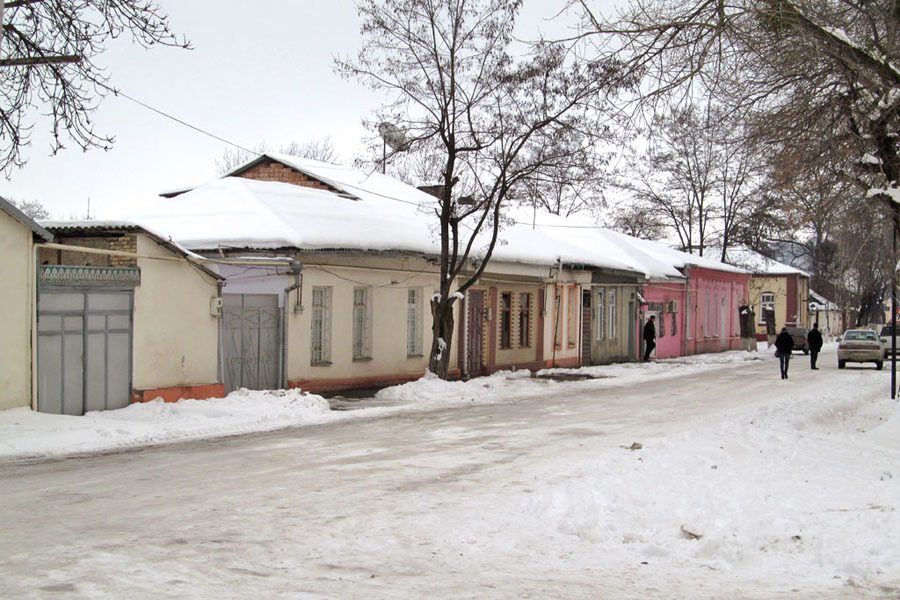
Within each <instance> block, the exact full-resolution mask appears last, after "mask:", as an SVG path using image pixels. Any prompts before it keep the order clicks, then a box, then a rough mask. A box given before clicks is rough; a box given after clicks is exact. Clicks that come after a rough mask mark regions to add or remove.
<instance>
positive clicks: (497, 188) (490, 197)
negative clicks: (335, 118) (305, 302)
mask: <svg viewBox="0 0 900 600" xmlns="http://www.w3.org/2000/svg"><path fill="white" fill-rule="evenodd" d="M519 6H520V2H508V1H506V0H449V1H447V0H441V1H439V0H362V1H361V2H360V4H359V6H358V10H359V13H360V16H361V17H362V27H361V32H362V35H363V48H362V50H361V51H360V53H359V54H358V56H357V57H356V59H354V60H341V61H338V63H337V68H338V70H339V72H341V73H342V74H343V75H344V76H346V77H350V78H356V79H358V80H359V81H361V82H364V83H365V84H368V85H369V86H371V87H372V88H374V89H376V90H379V91H381V92H384V93H385V94H386V95H387V96H388V97H389V101H388V103H387V104H386V105H385V106H384V107H383V109H382V111H381V112H380V114H379V115H378V118H377V119H376V122H385V121H387V122H391V123H394V124H395V125H397V126H398V127H399V128H400V129H402V130H403V131H405V132H406V136H407V139H408V145H407V148H408V150H409V152H411V153H419V154H425V155H427V156H430V157H432V159H434V161H433V162H434V164H437V165H439V166H438V169H437V170H436V172H435V173H434V176H433V177H431V179H432V180H433V181H434V180H436V181H437V182H438V183H439V184H440V189H441V192H440V193H439V197H438V198H437V201H436V206H435V213H436V216H437V217H438V223H439V225H438V227H439V238H440V245H441V255H440V288H439V291H438V293H436V294H435V295H434V296H433V297H432V299H431V312H432V315H433V317H434V319H433V328H432V346H431V353H430V359H429V368H430V370H431V371H432V372H433V373H435V374H437V375H438V376H440V377H444V378H445V377H446V376H447V374H448V367H449V359H450V342H451V339H452V334H453V325H454V314H453V313H454V303H455V302H456V300H457V298H459V297H460V296H461V294H464V293H465V292H466V290H468V289H469V287H471V286H472V285H473V284H474V283H475V282H476V281H477V280H478V278H479V277H480V276H481V274H482V273H483V272H484V269H485V267H486V266H487V264H488V261H489V260H490V258H491V255H492V253H493V251H494V247H495V245H496V243H497V239H498V234H499V232H500V228H501V223H502V221H503V208H504V206H505V205H506V204H507V203H508V202H514V201H516V200H517V199H518V200H521V199H522V198H523V196H524V193H525V192H524V190H523V183H524V182H525V181H526V180H528V179H529V178H533V177H534V176H535V174H536V173H538V172H540V171H541V170H543V169H550V168H553V169H560V168H562V167H563V165H566V164H572V163H573V162H576V161H577V159H578V157H580V156H581V155H582V151H583V149H584V148H585V146H586V144H587V143H588V142H587V141H586V140H585V137H586V134H587V133H589V132H591V131H596V130H599V129H600V128H598V127H596V126H595V123H593V122H592V120H591V119H590V116H591V113H590V112H589V111H588V107H587V106H586V103H587V100H588V99H593V98H594V97H596V95H597V94H598V91H600V92H602V91H606V90H608V89H609V86H610V82H611V81H612V80H613V76H614V75H615V74H616V67H615V65H614V63H612V62H610V61H599V62H594V63H592V64H590V65H588V66H585V65H583V64H580V63H578V62H575V61H572V60H570V57H569V56H568V55H567V54H566V53H565V52H564V51H563V49H561V48H560V47H558V46H553V45H548V44H538V45H535V46H533V47H531V48H529V49H527V50H528V51H529V54H528V55H527V56H523V55H522V51H524V50H526V49H525V48H523V47H522V46H521V45H518V44H516V43H515V42H514V40H513V36H512V33H513V28H514V26H515V21H516V17H517V15H518V11H519Z"/></svg>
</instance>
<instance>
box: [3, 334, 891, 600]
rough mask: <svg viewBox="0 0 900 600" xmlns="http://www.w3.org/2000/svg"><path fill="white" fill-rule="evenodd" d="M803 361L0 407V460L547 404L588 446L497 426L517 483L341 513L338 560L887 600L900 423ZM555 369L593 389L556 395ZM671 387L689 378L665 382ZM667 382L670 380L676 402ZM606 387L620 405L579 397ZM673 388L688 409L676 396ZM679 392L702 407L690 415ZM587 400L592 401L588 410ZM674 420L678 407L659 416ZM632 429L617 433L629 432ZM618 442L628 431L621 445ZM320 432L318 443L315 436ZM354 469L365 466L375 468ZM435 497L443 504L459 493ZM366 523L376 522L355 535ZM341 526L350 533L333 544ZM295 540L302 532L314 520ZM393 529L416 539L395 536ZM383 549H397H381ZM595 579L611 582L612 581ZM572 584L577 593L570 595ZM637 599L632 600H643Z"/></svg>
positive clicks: (710, 590)
mask: <svg viewBox="0 0 900 600" xmlns="http://www.w3.org/2000/svg"><path fill="white" fill-rule="evenodd" d="M807 360H808V359H806V358H805V357H802V356H800V355H797V356H796V357H795V359H794V360H793V361H792V367H791V372H792V376H791V379H790V380H788V381H783V380H781V379H780V378H779V377H778V374H777V373H778V367H777V362H776V360H775V359H774V357H773V356H772V355H771V352H769V351H767V350H763V351H761V352H759V353H745V352H729V353H723V354H712V355H703V356H696V357H687V358H679V359H673V360H660V361H656V362H652V363H639V364H621V365H609V366H602V367H589V368H585V369H579V370H547V371H545V372H542V373H540V374H539V375H544V376H547V377H555V379H554V378H549V379H548V378H542V377H537V378H531V377H528V374H527V373H525V372H505V373H498V374H496V375H494V376H491V377H483V378H478V379H473V380H470V381H466V382H443V381H440V380H438V379H435V378H433V377H425V378H423V379H421V380H419V381H417V382H413V383H410V384H406V385H402V386H397V387H393V388H388V389H386V390H383V391H382V392H380V393H379V394H378V398H377V402H378V403H379V404H380V406H378V407H375V408H363V409H361V410H355V411H329V410H328V404H327V401H326V400H324V399H323V398H321V397H319V396H315V395H309V394H304V393H302V392H300V391H296V390H295V391H289V392H247V391H239V392H235V393H234V394H231V395H229V396H228V397H227V398H224V399H217V400H210V401H194V400H185V401H181V402H178V403H173V404H165V403H162V402H151V403H147V404H140V405H132V406H129V407H128V408H126V409H123V410H119V411H107V412H103V413H90V414H88V415H85V416H84V417H62V416H51V415H42V414H36V413H32V412H30V411H27V410H12V411H6V412H5V413H0V459H5V460H7V461H9V460H15V459H18V458H25V457H35V456H43V457H56V456H64V455H66V454H70V453H84V452H96V451H109V450H116V449H122V448H131V447H135V446H140V445H149V444H159V443H168V442H172V441H176V440H183V439H195V438H205V437H214V436H223V435H233V434H238V433H244V432H249V431H255V430H271V429H275V428H278V427H289V426H298V425H304V424H313V423H324V422H328V421H336V420H349V419H365V418H367V417H375V416H383V415H390V414H397V413H401V412H414V411H423V410H433V409H435V408H440V407H447V406H451V407H452V406H463V405H471V404H488V403H491V404H496V403H513V402H517V401H519V402H522V401H523V399H525V398H529V397H531V398H546V399H547V403H546V405H547V406H548V410H558V411H573V410H577V407H579V406H581V407H587V406H591V407H592V409H591V411H592V412H591V414H592V419H593V420H592V421H581V420H580V419H579V417H578V415H573V416H572V419H573V420H572V423H573V424H580V425H579V427H581V428H582V429H584V431H585V432H586V433H585V434H584V435H583V436H580V437H579V436H573V437H563V436H553V435H552V433H553V431H552V430H547V431H544V430H542V429H531V430H530V431H532V432H533V433H534V434H535V435H539V436H541V437H540V438H539V439H541V440H545V441H546V443H543V444H541V443H537V439H538V438H536V439H535V440H530V438H529V437H528V435H529V433H528V432H529V427H525V424H524V423H522V424H520V425H516V424H515V423H509V422H502V423H501V422H496V426H497V427H503V428H505V429H506V430H509V433H508V435H509V436H510V437H509V439H510V440H511V439H517V440H518V443H521V444H525V445H527V446H528V448H529V450H528V460H527V462H525V463H523V464H518V465H515V464H512V463H511V464H510V465H509V469H511V470H514V471H515V472H514V473H513V472H510V473H505V472H502V470H501V469H504V468H506V467H502V466H499V465H505V464H506V463H505V462H503V461H500V462H499V463H498V466H496V467H495V469H494V470H493V471H486V472H485V473H486V475H485V476H486V477H496V481H494V479H489V480H484V481H482V480H479V479H477V475H476V473H477V470H476V471H473V472H472V474H471V476H470V478H469V479H471V482H472V485H473V486H474V487H473V488H472V489H470V490H469V491H468V493H464V494H463V495H459V496H448V497H447V498H446V499H447V500H448V501H447V502H443V501H440V502H438V501H435V500H434V499H433V498H429V497H424V496H423V497H421V498H420V497H419V496H416V495H415V494H412V495H407V496H404V498H405V500H406V504H404V505H403V511H400V512H399V513H397V512H395V511H387V510H386V509H385V507H384V506H382V505H380V504H378V502H377V499H376V498H371V499H369V500H368V502H370V503H371V505H370V506H369V510H368V511H361V512H360V513H359V514H356V513H348V514H341V515H340V516H341V519H343V521H338V520H337V518H335V519H328V518H322V519H321V521H322V523H323V525H322V527H323V528H326V529H328V531H329V534H328V535H329V536H330V537H328V539H333V540H334V541H333V542H331V543H332V544H335V547H334V554H336V555H350V556H356V557H357V558H356V560H357V561H364V560H366V559H365V558H364V557H384V560H387V561H389V562H390V563H391V564H394V563H397V564H418V563H417V561H419V562H421V556H419V554H420V553H421V550H420V549H417V548H419V546H420V545H421V544H422V543H425V542H427V541H429V540H431V541H437V540H440V541H441V544H442V545H441V546H440V547H443V548H445V549H446V548H451V549H453V548H458V549H459V552H458V556H459V558H456V554H457V553H455V552H451V553H450V554H449V555H448V556H449V558H446V559H444V560H445V561H446V562H445V563H438V567H437V568H441V567H443V568H449V569H456V570H457V572H462V573H470V574H471V575H472V576H473V577H475V578H476V579H477V578H478V577H479V576H480V575H479V574H481V573H483V572H484V565H487V564H490V565H492V568H495V569H496V570H498V572H499V573H501V574H502V578H501V579H502V580H503V581H505V582H506V583H507V585H508V586H512V587H510V588H508V589H506V591H509V590H510V589H519V588H515V585H516V584H515V582H516V581H523V582H525V583H523V585H525V587H523V588H521V589H519V591H522V592H523V594H524V595H526V596H528V595H529V594H527V593H525V592H524V590H526V589H528V585H531V584H529V583H528V582H529V581H530V582H532V583H533V582H534V578H536V577H537V578H548V577H549V578H550V579H549V580H548V581H550V580H558V581H559V582H560V584H559V585H562V586H564V587H562V588H560V589H559V590H558V591H559V596H558V597H563V596H566V597H585V598H587V597H599V596H597V595H596V593H597V590H598V588H591V587H590V586H592V585H597V584H598V583H597V582H602V585H604V586H606V589H610V590H617V589H618V590H625V589H629V586H632V585H633V584H634V583H635V581H638V580H640V581H641V582H642V583H641V585H642V586H644V587H643V588H641V589H643V590H645V592H646V590H647V589H651V590H652V589H656V591H657V592H659V593H658V594H656V596H655V597H668V598H676V597H677V598H701V597H702V598H722V597H734V598H738V597H740V598H771V597H776V596H777V597H782V596H784V597H787V596H790V597H795V598H813V597H815V598H824V597H829V598H897V597H900V567H898V565H900V410H898V408H897V407H898V403H897V401H894V400H890V399H889V398H888V397H887V396H888V389H889V381H890V375H889V372H888V371H887V370H885V371H881V372H877V371H874V370H873V369H872V368H871V367H870V366H865V367H862V366H860V367H854V368H847V369H845V370H842V371H838V370H837V369H836V368H835V362H836V361H835V356H834V344H828V345H826V351H825V352H824V356H822V357H820V364H821V365H822V370H820V371H817V372H815V373H811V372H810V371H809V370H808V362H807ZM707 374H708V375H707ZM561 375H566V376H571V375H584V376H590V377H591V378H590V379H585V380H579V381H560V376H561ZM691 375H695V376H697V377H693V378H691V377H690V376H691ZM680 376H688V377H685V378H682V379H681V380H680V382H679V383H678V384H676V382H675V378H676V377H680ZM748 378H749V381H748ZM667 381H672V382H673V385H672V386H671V391H668V390H666V387H665V383H666V382H667ZM638 382H640V383H647V382H657V383H659V382H661V383H662V384H663V385H662V386H660V385H658V384H657V386H656V388H655V389H657V390H658V389H662V390H663V393H662V394H660V393H658V392H654V393H649V392H648V393H647V394H646V395H643V396H641V395H640V394H635V393H633V392H631V391H630V390H634V389H636V388H638V386H636V385H631V384H636V383H638ZM731 382H734V383H731ZM617 386H619V387H618V388H617ZM730 386H734V389H733V393H734V396H733V397H732V398H737V399H738V400H733V401H732V399H729V398H728V397H723V394H726V395H727V394H729V393H731V392H732V388H731V387H730ZM736 386H741V388H740V389H738V388H737V387H736ZM600 389H609V390H611V391H612V392H614V393H611V394H605V395H602V396H601V395H597V396H592V395H591V391H592V390H600ZM642 389H643V388H642ZM747 389H750V390H752V392H751V393H750V394H749V395H746V394H747V392H746V391H745V390H747ZM679 393H680V394H688V395H687V396H677V397H676V395H677V394H679ZM691 394H692V395H693V397H694V398H699V397H704V401H703V402H701V401H699V399H698V400H697V401H695V402H692V401H691ZM710 394H712V395H714V396H715V397H718V398H721V399H722V400H721V404H720V405H719V404H718V403H717V404H715V405H716V406H720V408H716V409H714V410H712V411H710V410H709V409H708V408H702V407H703V406H706V407H708V406H709V403H708V397H709V395H710ZM619 396H621V398H622V399H621V400H619V399H618V397H619ZM594 397H596V398H600V397H602V398H603V401H602V403H593V401H592V400H590V399H591V398H594ZM586 403H587V404H586ZM673 406H674V407H675V408H674V412H672V413H668V414H665V413H666V410H673V409H672V407H673ZM463 414H464V413H460V417H462V416H463ZM508 414H510V415H513V414H515V413H514V412H513V411H512V409H511V411H510V412H509V413H508ZM560 414H562V413H560ZM598 415H602V417H598ZM626 417H627V418H630V419H632V422H631V424H627V423H626V424H623V421H624V420H626ZM446 418H447V421H446V422H447V423H448V426H447V427H445V428H444V429H441V430H440V431H441V432H442V434H445V435H447V436H453V435H458V436H462V437H466V436H472V435H476V434H477V432H475V431H468V430H467V429H465V428H464V427H454V426H451V425H450V424H451V423H453V418H452V415H449V416H447V417H446ZM654 419H658V420H657V421H656V422H653V423H651V421H653V420H654ZM637 423H642V424H646V423H650V424H649V425H642V426H638V425H637ZM592 427H593V428H596V431H595V430H594V429H591V428H592ZM520 428H521V430H522V431H521V432H519V431H518V430H519V429H520ZM632 431H641V432H642V433H641V434H640V437H639V438H638V439H632V438H631V437H630V436H631V432H632ZM557 433H559V432H558V431H557ZM321 435H324V436H325V439H323V442H322V443H325V444H326V445H327V435H328V432H322V434H321ZM514 436H522V437H520V438H515V437H514ZM625 436H628V437H625ZM466 439H468V438H466ZM474 439H478V438H477V435H476V438H474ZM631 441H634V442H638V443H637V444H635V445H633V446H632V445H630V443H631ZM382 443H383V444H384V442H382ZM485 448H487V446H486V447H485ZM381 450H383V449H381ZM369 451H379V449H377V448H376V449H374V450H373V449H369ZM466 452H468V453H469V454H466ZM473 452H474V453H476V454H477V453H478V452H491V450H484V451H479V450H478V446H477V445H474V446H471V447H469V445H467V444H464V445H462V446H460V447H458V448H456V451H455V452H450V453H449V454H446V455H445V454H439V453H438V452H437V450H436V449H435V448H431V449H430V450H429V451H428V452H424V453H423V454H422V456H421V457H419V458H418V460H420V461H423V464H424V465H426V466H428V467H429V468H433V467H434V465H433V464H432V463H431V462H428V461H431V460H436V461H445V462H447V464H446V465H444V466H446V467H448V468H450V467H453V466H454V465H455V466H456V467H459V470H460V472H468V471H466V470H465V469H466V466H467V463H466V460H471V459H472V456H473V455H472V454H471V453H473ZM524 454H525V453H524V452H523V455H524ZM409 460H410V461H413V462H415V461H414V457H412V456H410V458H409ZM342 464H343V463H342ZM367 464H368V463H366V464H363V465H362V466H361V467H360V468H362V467H366V468H372V466H371V465H369V466H366V465H367ZM404 464H405V463H404ZM412 464H413V463H410V464H409V465H406V467H405V468H407V469H411V468H412ZM523 466H524V467H525V468H524V469H523V468H522V467H523ZM342 468H345V469H352V468H353V464H352V463H347V464H345V465H343V467H342ZM423 468H425V467H423ZM451 472H455V471H453V470H452V469H451ZM423 473H425V474H428V473H431V471H429V470H428V469H426V471H424V472H423ZM385 476H387V475H385ZM426 479H427V478H426ZM439 479H440V478H439ZM463 479H464V480H467V481H468V479H466V478H463ZM349 481H356V480H355V479H353V478H350V479H349ZM336 485H337V484H336ZM460 485H462V484H460ZM363 487H364V489H366V490H368V489H369V488H370V486H369V485H366V486H363ZM337 489H338V490H340V488H337ZM375 489H376V490H377V489H378V488H377V487H376V488H375ZM442 489H444V490H445V493H447V494H450V493H451V491H452V490H453V489H454V488H453V487H447V488H442ZM479 490H480V492H479ZM342 493H349V492H348V491H346V490H345V491H344V492H342ZM395 500H396V498H387V499H386V500H385V501H386V502H388V503H390V504H393V503H394V502H395ZM326 504H327V503H326ZM338 512H340V510H339V511H338ZM328 514H329V513H325V516H327V515H328ZM398 515H400V516H398ZM403 515H405V516H403ZM413 515H415V518H414V517H413ZM245 516H246V515H245ZM389 518H390V519H404V518H405V519H406V521H405V523H406V526H405V527H395V523H394V522H393V521H391V522H388V521H387V519H389ZM369 520H374V522H373V523H371V524H370V527H369V528H368V529H366V526H365V523H366V522H367V521H369ZM317 522H318V521H317ZM326 523H327V525H326ZM340 523H346V525H344V528H345V529H344V530H342V529H341V528H340V527H341V526H340ZM414 524H415V525H416V526H418V527H423V529H421V530H417V529H416V528H415V527H414V526H413V525H414ZM304 527H305V528H306V529H309V530H310V531H311V530H314V526H313V524H306V525H305V526H304ZM329 528H330V529H329ZM306 529H304V531H305V532H306V533H307V534H309V535H312V533H310V531H307V530H306ZM407 530H411V531H413V532H414V533H415V534H416V535H418V536H419V537H418V538H417V537H415V536H413V538H404V537H402V536H403V535H404V532H405V531H407ZM353 531H356V532H359V531H363V532H365V535H355V534H354V533H352V532H353ZM321 535H324V534H321ZM370 536H371V537H370ZM435 536H436V537H435ZM316 539H320V543H326V542H321V539H323V538H316ZM417 539H419V540H420V541H419V543H418V544H416V543H414V542H415V540H417ZM392 540H393V542H394V543H395V544H396V547H390V542H391V541H392ZM369 546H371V547H369ZM463 549H464V550H465V555H466V556H465V557H463V553H462V551H463ZM364 550H365V552H363V551H364ZM388 555H389V557H388ZM432 555H434V553H432ZM291 558H292V557H291V556H288V557H286V559H291ZM432 559H434V560H436V559H435V558H434V556H432ZM370 560H373V559H371V558H370ZM641 565H646V569H647V570H646V571H644V570H643V569H644V567H642V566H641ZM297 568H300V567H297ZM367 568H368V567H367ZM423 568H424V567H423ZM536 569H538V571H536ZM635 569H637V570H635ZM425 572H428V569H427V568H425ZM609 574H619V575H622V576H624V577H625V580H607V575H609ZM438 575H439V574H435V575H433V576H434V577H438ZM372 577H375V575H372ZM364 581H366V582H367V581H368V580H364ZM378 581H382V578H381V577H379V580H378ZM383 581H384V583H382V584H380V585H388V583H387V582H388V581H389V580H388V579H387V577H385V578H383ZM429 581H432V580H429ZM442 581H443V580H442ZM444 583H446V582H444ZM359 584H360V585H364V583H363V581H360V582H359ZM273 585H274V584H273ZM373 585H374V584H373ZM400 585H402V583H401V584H400ZM729 585H731V586H733V589H734V592H735V593H734V595H723V587H722V586H725V587H727V586H729ZM579 586H584V587H583V588H581V587H579ZM273 589H274V588H273ZM579 589H585V590H588V591H586V592H584V593H583V594H582V593H580V592H577V593H576V590H579ZM562 590H568V591H569V592H571V593H567V592H563V591H562ZM591 590H592V591H591ZM363 591H364V590H362V588H361V589H360V593H362V592H363ZM372 591H373V590H371V589H370V590H368V592H372ZM368 592H366V593H368ZM645 592H642V593H641V594H639V595H635V596H631V595H629V596H627V597H629V598H631V597H654V595H653V594H650V595H649V596H648V595H647V594H646V593H645ZM497 594H501V595H497ZM497 594H493V595H491V596H490V597H510V596H515V595H517V594H513V593H510V594H505V593H504V590H503V589H498V590H497ZM375 595H376V596H377V594H375ZM601 595H602V594H601ZM388 596H389V594H388V595H386V596H385V597H388ZM355 597H362V596H361V595H357V596H355ZM397 597H400V596H397ZM485 597H487V595H486V596H485ZM520 597H522V596H521V595H520ZM533 597H538V596H533ZM607 597H622V598H625V597H626V596H625V595H619V596H616V595H615V594H613V595H612V596H607Z"/></svg>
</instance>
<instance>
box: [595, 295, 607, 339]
mask: <svg viewBox="0 0 900 600" xmlns="http://www.w3.org/2000/svg"><path fill="white" fill-rule="evenodd" d="M603 295H604V290H603V288H600V289H599V290H597V339H598V340H602V339H603V335H604V331H603V330H604V327H603V320H604V317H605V316H606V312H605V309H606V304H605V303H604V302H603Z"/></svg>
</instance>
